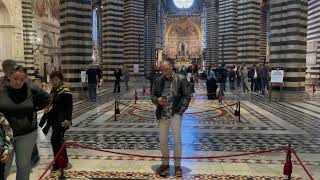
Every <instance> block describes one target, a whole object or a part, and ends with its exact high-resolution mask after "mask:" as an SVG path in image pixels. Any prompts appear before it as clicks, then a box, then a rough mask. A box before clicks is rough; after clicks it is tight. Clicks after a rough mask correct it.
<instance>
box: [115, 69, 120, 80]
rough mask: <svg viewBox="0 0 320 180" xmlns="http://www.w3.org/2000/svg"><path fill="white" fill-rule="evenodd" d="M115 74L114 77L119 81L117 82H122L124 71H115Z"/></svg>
mask: <svg viewBox="0 0 320 180" xmlns="http://www.w3.org/2000/svg"><path fill="white" fill-rule="evenodd" d="M113 74H114V76H115V77H116V80H117V81H120V79H121V76H122V70H121V69H118V70H114V72H113Z"/></svg>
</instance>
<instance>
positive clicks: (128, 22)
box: [124, 0, 144, 76]
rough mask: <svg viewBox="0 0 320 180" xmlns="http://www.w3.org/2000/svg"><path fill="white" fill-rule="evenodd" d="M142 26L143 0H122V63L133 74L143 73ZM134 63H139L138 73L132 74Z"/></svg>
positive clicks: (141, 74)
mask: <svg viewBox="0 0 320 180" xmlns="http://www.w3.org/2000/svg"><path fill="white" fill-rule="evenodd" d="M143 28H144V0H126V1H125V2H124V30H125V31H124V59H125V61H124V64H126V65H127V67H128V70H129V72H130V74H132V75H134V76H143V75H144V63H143V45H144V42H143V33H144V29H143ZM134 64H139V73H134V74H133V66H134Z"/></svg>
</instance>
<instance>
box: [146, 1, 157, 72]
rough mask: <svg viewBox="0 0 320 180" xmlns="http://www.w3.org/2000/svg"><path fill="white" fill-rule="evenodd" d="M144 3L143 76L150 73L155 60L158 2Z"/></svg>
mask: <svg viewBox="0 0 320 180" xmlns="http://www.w3.org/2000/svg"><path fill="white" fill-rule="evenodd" d="M144 3H145V7H144V8H145V24H144V29H145V34H144V59H145V61H144V67H145V76H148V75H149V74H150V72H151V67H152V66H153V65H154V64H155V60H156V59H155V58H156V39H157V38H156V37H157V30H156V28H157V5H158V3H159V0H144Z"/></svg>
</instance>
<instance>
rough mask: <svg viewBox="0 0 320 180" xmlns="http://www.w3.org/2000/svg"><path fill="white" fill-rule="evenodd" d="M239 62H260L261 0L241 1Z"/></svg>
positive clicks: (239, 14) (239, 2)
mask: <svg viewBox="0 0 320 180" xmlns="http://www.w3.org/2000/svg"><path fill="white" fill-rule="evenodd" d="M237 7H238V8H237V9H238V18H237V22H238V23H237V24H238V29H237V30H238V31H237V32H238V33H237V46H238V60H239V61H240V62H241V63H246V64H254V63H258V62H261V61H260V47H259V45H260V36H261V33H260V32H261V28H260V27H261V9H260V0H239V1H238V5H237Z"/></svg>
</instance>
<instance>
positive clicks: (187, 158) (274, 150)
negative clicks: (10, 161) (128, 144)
mask: <svg viewBox="0 0 320 180" xmlns="http://www.w3.org/2000/svg"><path fill="white" fill-rule="evenodd" d="M69 145H70V146H73V147H78V148H83V149H89V150H95V151H100V152H106V153H111V154H116V155H123V156H130V157H140V158H152V159H185V160H195V159H196V160H201V159H221V158H231V157H239V156H250V155H258V154H267V153H272V152H279V151H287V150H288V147H282V148H276V149H271V150H264V151H256V152H249V153H239V154H233V155H223V156H198V157H197V156H191V157H162V156H147V155H140V154H131V153H121V152H115V151H110V150H105V149H99V148H93V147H89V146H84V145H80V144H76V143H72V142H65V143H64V144H63V145H62V146H61V148H60V150H59V152H58V153H57V155H56V156H55V157H54V159H53V161H51V163H50V164H49V166H48V167H47V169H46V170H45V171H44V173H43V174H42V175H41V176H40V178H39V180H42V178H43V177H44V175H45V174H46V173H47V172H48V171H49V169H50V168H51V166H52V165H53V163H54V162H55V161H56V160H57V158H58V156H59V155H60V154H61V152H62V151H63V148H64V147H65V146H69ZM292 152H293V154H294V155H295V157H296V158H297V160H298V161H299V163H300V165H301V166H302V167H303V169H304V171H305V172H306V173H307V174H308V176H309V178H310V180H314V178H313V177H312V176H311V174H310V172H309V171H308V170H307V168H306V167H305V166H304V164H303V163H302V161H301V159H300V158H299V156H298V155H297V153H296V151H294V150H292Z"/></svg>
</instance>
